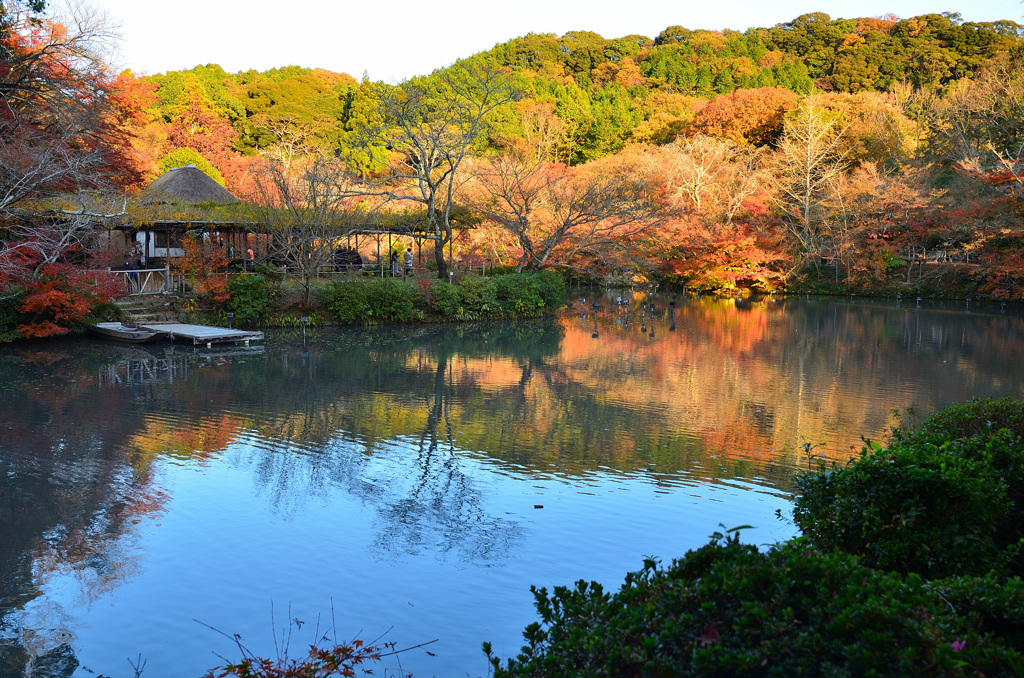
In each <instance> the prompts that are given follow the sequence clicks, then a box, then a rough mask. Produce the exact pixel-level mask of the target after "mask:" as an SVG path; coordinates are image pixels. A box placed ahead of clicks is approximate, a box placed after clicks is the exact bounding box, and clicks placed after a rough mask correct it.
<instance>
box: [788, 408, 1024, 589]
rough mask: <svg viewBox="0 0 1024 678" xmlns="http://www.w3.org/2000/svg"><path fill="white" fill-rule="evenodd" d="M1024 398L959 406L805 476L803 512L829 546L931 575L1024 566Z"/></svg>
mask: <svg viewBox="0 0 1024 678" xmlns="http://www.w3.org/2000/svg"><path fill="white" fill-rule="evenodd" d="M1022 432H1024V403H1022V402H1019V401H1013V400H1010V399H1008V398H1003V399H999V400H992V399H989V400H974V401H972V402H970V403H966V404H963V405H955V406H952V407H949V408H947V409H945V410H943V411H941V412H938V413H937V414H935V415H933V416H932V417H929V418H928V419H926V420H925V421H924V422H923V423H922V424H921V426H920V427H919V428H917V429H900V430H897V431H896V432H895V433H894V435H893V439H892V442H891V443H890V444H889V446H888V447H885V448H883V447H882V446H881V445H878V444H877V443H872V444H871V446H870V447H868V448H865V449H864V450H863V451H862V452H861V456H860V458H858V459H855V460H853V461H851V462H850V463H848V464H847V465H845V466H840V465H838V464H833V465H832V466H831V467H830V468H823V469H822V470H821V471H820V472H818V473H803V474H801V475H800V476H798V478H797V490H798V496H797V499H796V502H795V507H794V512H793V515H794V519H795V521H796V524H797V525H798V526H799V527H800V529H801V530H802V531H803V532H804V534H805V535H807V536H808V537H809V538H810V539H811V541H812V542H813V543H814V544H815V545H817V546H818V547H820V548H823V549H833V548H836V549H840V550H842V551H844V552H846V553H850V554H854V555H859V556H861V557H862V558H863V559H864V563H865V564H866V565H869V566H872V567H878V568H882V569H887V570H894V571H898V572H915V573H918V574H920V575H922V576H924V577H928V578H941V577H949V576H954V575H983V574H985V573H987V572H990V571H992V572H995V573H997V574H1000V575H1004V576H1007V575H1021V574H1024V554H1022V548H1021V540H1022V538H1024V511H1022V509H1024V501H1022V499H1024V438H1022V435H1021V434H1022Z"/></svg>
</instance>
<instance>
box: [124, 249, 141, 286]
mask: <svg viewBox="0 0 1024 678" xmlns="http://www.w3.org/2000/svg"><path fill="white" fill-rule="evenodd" d="M138 268H139V257H138V248H137V247H133V248H132V249H130V250H128V252H127V253H126V254H125V255H124V270H125V271H126V273H125V281H126V282H127V283H128V293H129V294H134V293H135V292H137V291H138V289H139V273H138Z"/></svg>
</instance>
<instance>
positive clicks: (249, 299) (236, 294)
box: [227, 273, 278, 326]
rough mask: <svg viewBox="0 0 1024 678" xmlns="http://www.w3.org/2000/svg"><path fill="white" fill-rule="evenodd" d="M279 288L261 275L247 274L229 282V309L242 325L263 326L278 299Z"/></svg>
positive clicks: (233, 278)
mask: <svg viewBox="0 0 1024 678" xmlns="http://www.w3.org/2000/svg"><path fill="white" fill-rule="evenodd" d="M277 292H278V290H277V286H276V285H272V284H271V283H270V282H269V281H268V280H267V279H266V278H265V277H264V276H262V275H260V274H251V273H245V274H242V275H234V276H231V277H230V279H229V280H228V293H229V294H230V295H231V298H230V299H228V303H227V309H228V310H229V311H231V312H232V313H234V314H235V322H237V323H238V324H240V325H248V326H253V325H262V324H264V323H265V321H266V319H267V317H268V315H269V313H270V309H271V307H272V305H273V303H274V300H275V298H276V297H277Z"/></svg>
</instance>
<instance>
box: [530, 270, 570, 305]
mask: <svg viewBox="0 0 1024 678" xmlns="http://www.w3.org/2000/svg"><path fill="white" fill-rule="evenodd" d="M534 279H535V280H536V281H537V293H538V294H540V298H541V299H543V300H544V307H545V308H548V309H552V310H554V309H558V308H562V307H563V306H565V304H566V302H567V301H568V300H569V290H568V289H567V288H566V286H565V279H564V278H562V276H561V275H559V274H558V273H556V272H555V271H550V270H544V271H540V272H538V273H537V274H536V276H535V278H534Z"/></svg>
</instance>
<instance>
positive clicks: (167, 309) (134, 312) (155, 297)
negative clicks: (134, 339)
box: [114, 294, 177, 323]
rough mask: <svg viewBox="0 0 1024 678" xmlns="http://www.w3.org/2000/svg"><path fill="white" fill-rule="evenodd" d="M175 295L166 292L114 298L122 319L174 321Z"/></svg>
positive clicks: (143, 321) (148, 321)
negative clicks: (122, 315) (122, 316)
mask: <svg viewBox="0 0 1024 678" xmlns="http://www.w3.org/2000/svg"><path fill="white" fill-rule="evenodd" d="M176 300H177V298H176V297H173V296H170V295H167V294H136V295H132V296H130V297H122V298H120V299H115V300H114V303H115V304H116V305H117V307H118V308H120V309H121V313H123V314H124V319H125V320H126V321H129V322H133V323H162V322H175V321H176V320H177V318H176V317H175V315H174V302H175V301H176Z"/></svg>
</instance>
